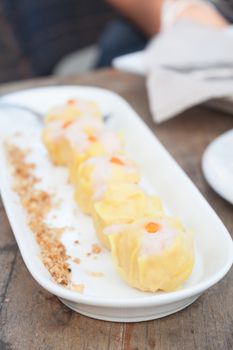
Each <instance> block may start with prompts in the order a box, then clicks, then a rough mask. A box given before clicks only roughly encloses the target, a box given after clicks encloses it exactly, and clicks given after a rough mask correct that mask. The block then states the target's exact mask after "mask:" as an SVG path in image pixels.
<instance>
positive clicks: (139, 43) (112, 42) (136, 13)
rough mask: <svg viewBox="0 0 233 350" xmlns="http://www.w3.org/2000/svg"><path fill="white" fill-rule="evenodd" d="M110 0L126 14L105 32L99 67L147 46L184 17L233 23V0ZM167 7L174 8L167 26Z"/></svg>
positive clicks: (218, 24)
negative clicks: (157, 35)
mask: <svg viewBox="0 0 233 350" xmlns="http://www.w3.org/2000/svg"><path fill="white" fill-rule="evenodd" d="M107 1H108V2H109V3H110V4H111V5H112V6H114V7H115V8H116V9H117V10H118V11H120V13H121V14H122V15H123V18H122V19H121V20H118V21H114V22H113V23H112V24H111V25H109V26H108V27H107V28H106V30H105V32H104V33H103V35H102V36H101V38H100V40H99V48H100V57H99V61H98V64H97V67H104V66H110V65H111V62H112V60H113V59H114V58H115V57H117V56H121V55H124V54H128V53H132V52H135V51H139V50H142V49H144V48H145V46H146V45H147V43H148V40H149V39H150V38H151V37H152V36H154V35H156V34H157V33H158V32H159V31H160V30H161V29H165V28H166V26H167V25H174V24H175V22H177V21H179V20H180V19H181V18H187V19H190V20H191V21H196V22H198V23H200V24H202V25H207V26H212V27H216V28H224V27H226V26H227V25H229V24H230V23H233V0H165V1H164V0H147V1H145V0H107ZM165 10H166V12H170V13H169V16H170V20H169V23H166V26H165V23H164V24H163V19H164V20H165V15H166V14H165V13H164V12H165ZM163 17H164V18H163ZM163 27H164V28H163Z"/></svg>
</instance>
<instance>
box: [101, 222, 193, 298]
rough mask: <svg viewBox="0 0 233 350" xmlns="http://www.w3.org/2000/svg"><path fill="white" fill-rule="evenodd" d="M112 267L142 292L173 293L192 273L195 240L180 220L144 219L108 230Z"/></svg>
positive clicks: (106, 232)
mask: <svg viewBox="0 0 233 350" xmlns="http://www.w3.org/2000/svg"><path fill="white" fill-rule="evenodd" d="M104 233H105V235H107V236H108V238H109V241H110V245H111V253H112V258H113V263H114V265H115V267H116V269H117V271H118V272H119V274H120V275H121V276H122V277H123V279H124V280H125V281H126V282H127V283H128V284H129V285H130V286H131V287H134V288H138V289H140V290H142V291H148V292H156V291H158V290H162V291H166V292H169V291H173V290H176V289H177V288H179V287H180V286H181V285H182V283H183V282H184V281H185V280H186V279H187V278H188V277H189V276H190V274H191V273H192V269H193V265H194V249H193V240H192V236H191V234H190V233H188V232H185V230H184V229H183V228H182V225H181V224H179V222H178V220H172V219H167V218H161V219H158V218H152V219H151V218H150V219H145V218H144V219H142V220H138V221H136V222H134V223H133V224H126V225H114V226H112V227H108V228H106V229H105V232H104Z"/></svg>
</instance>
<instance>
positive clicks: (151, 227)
mask: <svg viewBox="0 0 233 350" xmlns="http://www.w3.org/2000/svg"><path fill="white" fill-rule="evenodd" d="M145 229H146V231H147V232H148V233H156V232H157V231H158V230H159V229H160V225H159V224H158V223H156V222H148V224H146V226H145Z"/></svg>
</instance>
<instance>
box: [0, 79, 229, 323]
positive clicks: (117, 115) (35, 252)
mask: <svg viewBox="0 0 233 350" xmlns="http://www.w3.org/2000/svg"><path fill="white" fill-rule="evenodd" d="M75 97H84V98H87V99H93V100H96V101H97V102H98V103H99V105H100V106H101V108H102V111H103V113H104V114H108V113H110V114H111V119H110V121H109V127H111V128H113V129H122V130H123V132H124V133H125V138H126V148H127V152H128V153H129V154H130V155H131V156H132V157H133V158H134V159H135V160H136V161H137V162H138V163H139V165H140V167H141V169H142V172H143V181H142V185H143V186H144V187H145V188H146V189H147V190H148V191H149V192H151V193H158V194H159V196H161V198H162V200H163V202H164V203H165V207H166V209H167V211H168V212H170V213H172V214H173V215H175V216H178V217H180V218H181V219H182V221H183V223H184V225H185V226H186V227H187V229H190V230H192V231H193V232H194V240H195V249H196V264H195V267H194V270H193V273H192V275H191V277H190V278H189V279H188V280H187V281H186V283H185V284H184V285H183V286H182V288H180V289H179V290H177V291H175V292H171V293H162V292H160V293H154V294H153V293H144V292H140V291H138V290H136V289H133V288H130V287H129V286H127V284H126V283H125V282H124V281H122V280H121V279H120V277H119V276H118V275H117V273H116V272H115V270H114V268H113V266H112V263H111V258H110V253H109V252H107V251H106V250H103V252H102V253H101V254H100V255H99V256H98V257H97V259H94V258H90V257H89V258H88V257H87V256H86V252H87V251H88V250H90V246H91V244H92V243H94V242H96V237H95V232H94V229H93V226H92V222H91V220H90V218H89V217H87V216H85V215H83V214H82V213H81V212H80V211H79V209H78V208H77V206H76V205H75V203H74V201H73V199H72V193H73V189H72V187H71V186H70V185H69V184H67V171H66V169H63V168H59V167H54V166H53V165H52V164H51V163H50V162H49V160H48V158H47V155H46V150H45V149H44V147H43V145H42V143H41V141H40V128H39V126H38V124H37V123H36V121H35V119H33V117H32V116H31V115H30V114H28V113H26V112H19V111H16V110H13V109H12V110H10V109H9V110H1V109H0V141H1V144H2V142H3V140H4V139H5V138H6V137H9V136H11V135H12V134H13V133H14V132H15V131H20V132H21V134H22V135H21V136H18V138H16V137H15V140H16V139H17V143H19V145H22V146H24V147H25V146H27V147H28V146H29V147H30V148H31V149H32V156H31V159H32V160H33V161H34V162H35V163H36V164H37V168H38V169H37V172H38V175H39V176H40V177H41V178H42V185H41V186H42V187H43V188H45V189H46V190H48V191H52V192H56V196H57V197H56V199H58V200H62V205H61V207H60V208H57V209H55V211H54V213H55V214H56V215H57V218H54V217H53V215H50V216H49V218H48V221H49V222H50V223H51V224H53V225H54V226H56V225H58V226H61V225H62V226H64V224H65V225H66V226H67V225H68V224H69V225H71V226H73V227H74V230H73V231H72V230H71V231H69V229H67V231H66V232H65V233H64V235H63V237H62V241H63V243H64V244H65V246H66V249H67V251H68V254H69V255H71V256H72V257H79V258H81V264H80V265H77V264H74V263H72V262H71V267H72V281H73V282H74V283H84V284H85V286H86V288H85V291H84V293H83V294H79V293H77V292H74V291H71V290H68V289H65V288H63V287H61V286H59V285H57V284H56V283H54V282H53V280H52V278H51V276H50V275H49V273H48V272H47V270H46V269H45V268H44V266H43V264H42V262H41V260H40V258H39V247H38V245H37V243H36V241H35V239H34V236H33V234H32V233H31V231H30V230H29V228H28V226H27V223H26V218H25V213H24V210H23V208H22V206H21V204H20V202H19V199H18V197H17V195H16V194H15V193H14V192H13V191H12V188H11V187H12V186H11V185H12V178H11V176H10V174H9V169H8V164H7V162H6V157H5V152H4V150H3V147H0V165H1V172H0V186H1V194H2V199H3V202H4V205H5V208H6V212H7V215H8V217H9V221H10V224H11V226H12V229H13V232H14V235H15V238H16V240H17V243H18V245H19V249H20V251H21V254H22V257H23V259H24V261H25V264H26V266H27V268H28V270H29V271H30V273H31V274H32V276H33V277H34V278H35V280H36V281H37V282H38V283H39V284H40V285H41V286H42V287H44V288H45V289H46V290H48V291H49V292H51V293H52V294H54V295H56V296H58V297H59V298H60V299H61V300H62V302H63V303H64V304H66V305H67V306H68V307H70V308H72V309H73V310H75V311H78V312H80V313H82V314H84V315H87V316H90V317H93V318H98V319H103V320H109V321H117V322H136V321H144V320H150V319H155V318H159V317H163V316H166V315H169V314H171V313H174V312H176V311H178V310H181V309H183V308H185V307H186V306H187V305H189V304H190V303H192V302H193V301H194V300H195V299H196V298H198V296H199V295H200V294H201V293H203V292H204V291H205V290H206V289H207V288H209V287H211V286H212V285H214V284H215V283H217V282H218V281H219V280H220V279H221V278H222V277H223V276H224V275H225V274H226V273H227V271H228V270H229V269H230V267H231V265H232V260H233V245H232V240H231V237H230V235H229V233H228V232H227V230H226V228H225V227H224V225H223V224H222V222H221V221H220V219H219V218H218V217H217V215H216V214H215V212H214V211H213V209H212V208H211V207H210V206H209V204H208V203H207V202H206V200H205V199H204V198H203V196H202V195H201V194H200V192H199V191H198V190H197V188H196V187H195V186H194V185H193V183H192V182H191V181H190V180H189V178H188V177H187V175H186V174H185V173H184V172H183V170H182V169H181V168H180V167H179V166H178V165H177V163H176V162H175V161H174V160H173V159H172V157H171V156H170V155H169V154H168V152H167V151H166V150H165V148H164V147H163V146H162V145H161V143H160V142H159V141H158V139H157V138H156V137H155V136H154V135H153V134H152V132H151V131H150V130H149V129H148V127H147V126H146V125H145V124H144V123H143V122H142V120H141V119H140V118H139V116H138V115H137V114H136V113H135V112H134V110H133V109H132V108H131V107H130V106H129V105H128V104H127V103H126V102H125V101H124V100H123V99H122V98H121V97H120V96H118V95H116V94H115V93H113V92H110V91H107V90H103V89H98V88H91V87H69V86H64V87H46V88H39V89H31V90H24V91H20V92H16V93H13V94H10V95H7V96H5V97H4V98H3V100H5V101H6V100H7V101H8V102H14V103H18V104H22V105H26V106H28V107H31V108H34V109H36V110H38V111H40V112H43V113H44V112H46V110H47V109H48V108H49V107H51V106H53V105H55V104H57V103H62V102H63V101H65V100H66V99H67V98H75ZM58 189H59V190H58ZM56 211H57V212H56ZM54 213H53V214H54ZM75 239H79V240H80V242H81V244H80V245H78V246H77V245H75V244H74V240H75ZM88 271H89V272H90V271H101V272H103V273H104V276H103V277H99V278H95V277H92V276H90V274H88V273H87V272H88Z"/></svg>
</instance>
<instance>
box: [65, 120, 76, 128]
mask: <svg viewBox="0 0 233 350" xmlns="http://www.w3.org/2000/svg"><path fill="white" fill-rule="evenodd" d="M72 123H73V121H72V120H66V121H65V122H64V123H63V124H62V128H63V129H66V128H68V126H70V125H71V124H72Z"/></svg>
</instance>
